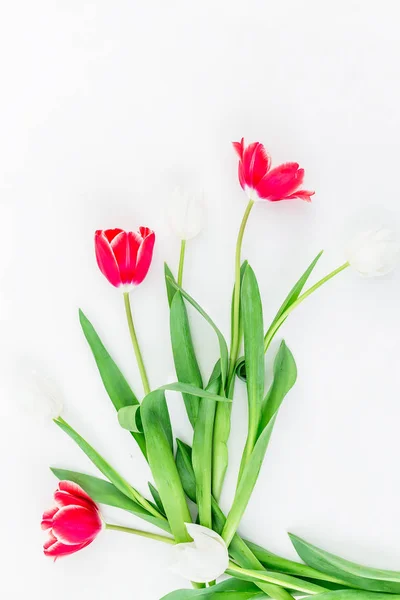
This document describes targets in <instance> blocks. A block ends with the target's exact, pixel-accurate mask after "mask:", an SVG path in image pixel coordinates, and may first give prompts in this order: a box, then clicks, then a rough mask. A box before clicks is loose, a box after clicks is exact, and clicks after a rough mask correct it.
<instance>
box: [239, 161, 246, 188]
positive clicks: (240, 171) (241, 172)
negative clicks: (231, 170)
mask: <svg viewBox="0 0 400 600" xmlns="http://www.w3.org/2000/svg"><path fill="white" fill-rule="evenodd" d="M238 176H239V183H240V185H241V187H242V189H245V185H246V182H245V180H244V174H243V163H242V161H241V160H240V161H239V165H238Z"/></svg>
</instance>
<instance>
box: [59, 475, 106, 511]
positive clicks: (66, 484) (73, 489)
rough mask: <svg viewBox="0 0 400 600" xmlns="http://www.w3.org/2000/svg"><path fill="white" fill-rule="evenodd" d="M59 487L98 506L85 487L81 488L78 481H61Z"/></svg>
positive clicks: (62, 490)
mask: <svg viewBox="0 0 400 600" xmlns="http://www.w3.org/2000/svg"><path fill="white" fill-rule="evenodd" d="M58 489H59V490H60V491H61V492H67V493H68V494H71V495H72V496H75V498H82V500H86V501H87V502H90V503H91V504H92V505H93V506H94V507H96V508H97V504H96V503H95V502H94V501H93V500H92V499H91V497H90V496H89V494H87V493H86V492H85V490H84V489H83V488H81V486H80V485H78V484H77V483H75V482H74V481H67V480H63V481H60V482H59V484H58Z"/></svg>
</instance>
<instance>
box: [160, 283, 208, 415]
mask: <svg viewBox="0 0 400 600" xmlns="http://www.w3.org/2000/svg"><path fill="white" fill-rule="evenodd" d="M167 281H171V280H168V279H167ZM175 292H176V293H175V295H174V297H173V299H172V302H171V310H170V332H171V345H172V353H173V356H174V363H175V371H176V375H177V377H178V380H179V382H180V383H183V384H190V385H192V386H194V387H197V388H203V381H202V378H201V373H200V368H199V365H198V362H197V358H196V354H195V351H194V346H193V340H192V334H191V331H190V325H189V318H188V314H187V310H186V306H185V303H184V301H183V298H182V295H181V294H180V293H179V292H177V291H176V290H175ZM182 395H183V401H184V403H185V407H186V412H187V414H188V417H189V421H190V422H191V424H192V426H193V427H194V424H195V423H196V418H197V413H198V411H199V403H200V398H199V397H197V396H193V395H192V394H188V393H186V392H183V394H182Z"/></svg>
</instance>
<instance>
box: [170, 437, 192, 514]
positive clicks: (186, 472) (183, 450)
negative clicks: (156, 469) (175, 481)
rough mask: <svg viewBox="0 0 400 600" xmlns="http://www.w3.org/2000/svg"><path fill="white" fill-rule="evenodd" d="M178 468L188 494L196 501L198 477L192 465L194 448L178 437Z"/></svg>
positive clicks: (176, 460)
mask: <svg viewBox="0 0 400 600" xmlns="http://www.w3.org/2000/svg"><path fill="white" fill-rule="evenodd" d="M176 445H177V450H176V457H175V462H176V468H177V469H178V473H179V478H180V480H181V482H182V487H183V489H184V492H185V494H186V496H187V497H188V498H189V499H190V500H191V501H192V502H196V478H195V476H194V471H193V466H192V449H191V447H190V446H189V445H188V444H185V442H182V440H179V439H178V438H177V439H176Z"/></svg>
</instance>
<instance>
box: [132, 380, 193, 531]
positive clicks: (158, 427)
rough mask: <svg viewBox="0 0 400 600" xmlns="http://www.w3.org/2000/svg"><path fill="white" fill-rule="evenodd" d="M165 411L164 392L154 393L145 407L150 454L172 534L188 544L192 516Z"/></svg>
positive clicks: (142, 408)
mask: <svg viewBox="0 0 400 600" xmlns="http://www.w3.org/2000/svg"><path fill="white" fill-rule="evenodd" d="M165 410H168V409H167V407H166V402H165V394H164V392H163V391H161V390H156V391H154V392H150V394H148V395H147V396H146V397H145V398H144V400H143V402H142V404H141V416H142V423H143V430H144V434H145V437H146V445H147V454H148V459H149V464H150V468H151V471H152V473H153V477H154V481H155V483H156V486H157V489H158V492H159V494H160V498H161V502H162V504H163V507H164V509H165V513H166V515H167V518H168V522H169V524H170V527H171V532H172V534H173V536H174V538H175V539H176V541H177V542H178V543H180V542H188V541H190V539H191V538H190V536H189V535H188V533H187V530H186V527H185V523H190V522H191V516H190V512H189V509H188V506H187V503H186V498H185V493H184V491H183V488H182V483H181V480H180V479H179V473H178V470H177V468H176V464H175V460H174V455H173V452H172V448H171V443H170V442H171V440H170V439H169V430H170V424H169V427H167V428H166V426H165V422H166V413H165ZM161 411H163V412H162V414H161V415H160V412H161Z"/></svg>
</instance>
